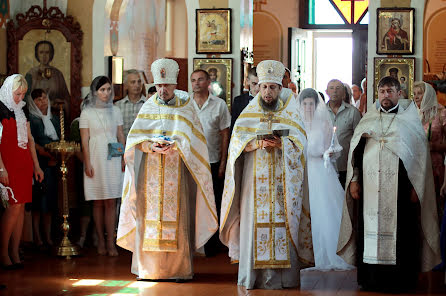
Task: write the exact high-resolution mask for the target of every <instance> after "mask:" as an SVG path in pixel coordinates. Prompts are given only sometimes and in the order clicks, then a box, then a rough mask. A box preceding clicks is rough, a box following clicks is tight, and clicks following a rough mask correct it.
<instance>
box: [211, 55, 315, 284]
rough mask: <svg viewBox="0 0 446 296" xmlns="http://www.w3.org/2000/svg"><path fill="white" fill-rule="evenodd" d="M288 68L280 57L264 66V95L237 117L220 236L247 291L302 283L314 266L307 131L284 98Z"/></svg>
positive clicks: (292, 102)
mask: <svg viewBox="0 0 446 296" xmlns="http://www.w3.org/2000/svg"><path fill="white" fill-rule="evenodd" d="M284 72H285V67H284V66H283V64H282V63H280V62H277V61H271V60H269V61H262V62H260V63H259V65H258V66H257V75H258V77H259V84H260V92H259V94H258V95H257V96H256V97H255V98H254V99H252V101H251V102H250V103H249V105H248V106H247V107H246V108H245V109H244V110H243V112H242V113H241V114H240V116H239V118H238V119H237V121H236V123H235V126H234V130H233V133H232V137H231V142H230V147H229V155H228V163H227V167H226V178H225V187H224V193H223V200H222V206H221V208H222V209H221V216H220V240H221V241H222V242H223V243H224V244H225V245H226V246H228V248H229V257H230V258H231V261H232V262H234V263H237V262H238V263H239V270H238V285H240V286H245V287H246V288H247V289H253V288H261V289H282V288H291V287H298V286H299V285H300V269H301V268H304V267H308V266H313V264H314V263H313V262H314V258H313V249H312V237H311V222H310V213H309V201H308V188H307V184H306V182H307V180H306V170H305V161H306V160H305V157H306V156H305V147H306V143H307V141H306V134H305V131H304V125H303V123H302V121H301V119H300V117H299V115H298V113H297V105H296V100H295V98H294V96H293V95H290V96H289V97H288V98H279V94H280V92H281V90H282V84H281V82H282V77H283V75H284ZM274 133H276V134H275V135H274Z"/></svg>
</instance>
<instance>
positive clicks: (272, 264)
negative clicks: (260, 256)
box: [254, 260, 291, 269]
mask: <svg viewBox="0 0 446 296" xmlns="http://www.w3.org/2000/svg"><path fill="white" fill-rule="evenodd" d="M273 268H291V263H290V261H289V260H266V261H256V263H255V264H254V269H273Z"/></svg>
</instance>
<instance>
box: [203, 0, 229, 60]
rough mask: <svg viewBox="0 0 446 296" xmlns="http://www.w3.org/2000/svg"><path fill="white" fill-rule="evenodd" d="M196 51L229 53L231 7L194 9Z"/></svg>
mask: <svg viewBox="0 0 446 296" xmlns="http://www.w3.org/2000/svg"><path fill="white" fill-rule="evenodd" d="M195 24H196V32H197V33H196V52H197V54H198V53H231V51H232V48H231V46H232V44H231V43H232V42H231V35H232V32H231V31H232V26H231V9H230V8H226V9H197V10H196V20H195Z"/></svg>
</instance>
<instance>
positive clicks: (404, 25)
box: [376, 8, 415, 54]
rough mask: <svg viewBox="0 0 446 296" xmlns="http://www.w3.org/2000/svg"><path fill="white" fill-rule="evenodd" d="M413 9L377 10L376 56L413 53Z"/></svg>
mask: <svg viewBox="0 0 446 296" xmlns="http://www.w3.org/2000/svg"><path fill="white" fill-rule="evenodd" d="M414 13H415V9H414V8H378V9H377V17H376V20H377V21H376V22H377V23H376V35H377V36H376V37H377V38H376V53H377V54H413V53H414V48H413V47H414Z"/></svg>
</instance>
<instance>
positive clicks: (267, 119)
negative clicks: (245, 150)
mask: <svg viewBox="0 0 446 296" xmlns="http://www.w3.org/2000/svg"><path fill="white" fill-rule="evenodd" d="M260 122H268V130H271V129H272V128H273V123H279V122H280V121H279V120H278V119H274V113H273V112H268V114H266V115H265V117H263V118H261V119H260Z"/></svg>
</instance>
